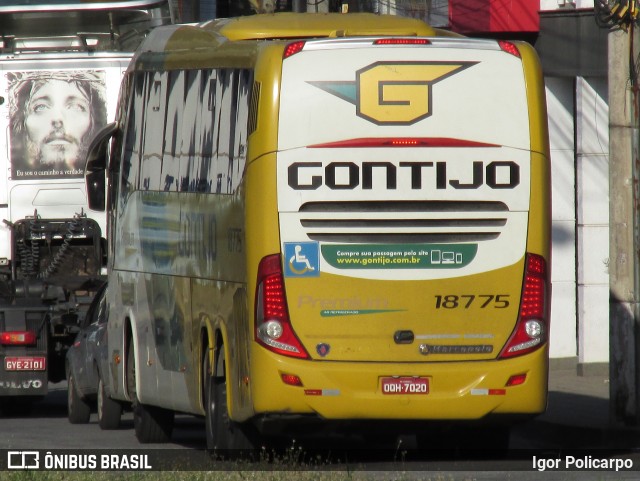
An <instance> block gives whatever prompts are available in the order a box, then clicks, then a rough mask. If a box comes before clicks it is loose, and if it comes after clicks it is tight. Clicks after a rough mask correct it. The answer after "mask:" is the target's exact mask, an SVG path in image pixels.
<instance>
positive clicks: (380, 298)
mask: <svg viewBox="0 0 640 481" xmlns="http://www.w3.org/2000/svg"><path fill="white" fill-rule="evenodd" d="M109 139H112V141H111V144H110V157H108V156H107V155H106V154H105V152H107V145H109V144H108V142H109ZM105 171H106V172H107V174H108V175H107V177H108V184H107V185H108V191H107V195H106V198H107V202H106V204H107V205H106V208H107V210H108V219H109V222H110V230H109V235H108V239H109V263H110V264H109V266H110V272H109V294H108V303H109V309H110V325H109V332H108V338H109V356H110V366H111V370H112V372H111V380H112V381H113V382H112V387H111V389H112V391H111V396H112V397H113V398H115V399H118V400H121V401H123V402H132V403H133V405H134V412H135V417H134V418H135V426H136V434H137V436H138V438H139V440H140V441H143V442H149V441H158V440H162V439H166V438H167V437H168V436H169V435H170V432H171V426H172V420H173V413H174V412H187V413H193V414H195V415H202V416H205V417H206V431H207V444H208V446H209V447H210V448H221V449H222V448H237V447H246V446H248V445H250V444H251V442H254V441H255V439H256V438H255V437H254V435H255V434H256V432H258V433H262V434H265V433H269V432H274V431H275V430H276V429H284V432H285V433H286V432H293V431H292V430H294V429H295V428H296V427H300V426H301V425H306V424H304V423H305V422H311V421H319V422H321V423H324V424H325V425H331V424H332V423H333V422H336V423H338V424H339V423H342V422H351V423H355V424H357V423H358V421H365V422H363V423H362V425H363V426H370V427H375V426H377V425H378V423H377V421H380V422H383V421H390V423H386V422H385V425H386V426H389V425H391V426H392V427H395V428H397V430H398V431H402V430H403V429H404V430H409V431H413V432H415V433H416V434H417V435H418V437H417V439H418V441H419V442H422V441H424V440H428V438H429V433H430V431H429V430H425V429H424V426H423V424H422V423H421V422H422V421H425V422H426V421H448V422H450V421H464V422H465V423H466V425H467V426H471V425H472V424H473V425H474V426H475V427H476V428H477V429H480V430H481V432H482V433H483V435H482V436H477V435H474V436H470V435H468V434H466V435H465V437H466V438H470V437H473V438H474V439H477V440H480V441H481V443H482V444H485V445H486V444H487V443H489V442H491V441H493V442H496V443H498V444H499V445H502V446H505V445H506V442H507V440H508V423H509V422H511V421H513V420H514V419H516V418H520V417H523V416H524V417H527V416H532V415H536V414H539V413H541V412H543V411H544V410H545V405H546V398H547V366H548V335H549V302H550V297H549V296H550V292H549V260H550V258H549V256H550V245H549V231H550V228H549V212H550V194H549V189H550V183H549V182H550V178H549V154H548V145H547V127H546V112H545V97H544V87H543V81H542V76H541V71H540V66H539V63H538V61H537V57H536V55H535V52H534V50H533V49H532V48H531V47H530V46H529V45H527V44H525V43H520V42H505V41H496V40H472V39H468V38H462V37H455V36H452V35H450V34H446V33H445V32H442V31H439V30H435V29H432V28H430V27H429V26H427V25H426V24H424V23H422V22H420V21H416V20H412V19H406V18H399V17H388V16H375V15H371V14H350V15H339V14H335V15H333V14H291V13H286V14H275V15H257V16H253V17H244V18H235V19H229V20H218V21H211V22H208V23H204V24H201V25H197V26H170V27H160V28H158V29H155V30H154V32H153V33H152V34H151V36H150V37H149V38H148V39H147V41H146V42H145V43H144V44H143V45H142V46H141V48H140V49H139V51H138V53H137V54H136V56H135V58H134V61H133V62H132V64H131V66H130V68H129V70H128V72H127V74H126V78H125V80H124V83H123V88H122V90H121V97H120V106H119V113H118V115H117V122H116V123H115V124H112V125H110V126H109V127H108V128H107V129H105V130H104V131H103V132H102V134H101V135H100V136H98V138H97V139H96V140H95V141H94V145H93V148H92V150H91V152H90V153H89V160H88V165H87V184H88V186H89V191H90V198H91V199H93V201H92V205H93V206H94V208H104V203H103V202H102V198H103V197H104V191H103V189H104V184H105V183H104V179H105ZM406 421H410V422H409V423H407V422H406ZM481 423H487V425H488V426H491V429H486V430H483V428H482V424H481ZM476 424H477V426H476ZM497 425H499V426H497ZM489 438H491V439H489Z"/></svg>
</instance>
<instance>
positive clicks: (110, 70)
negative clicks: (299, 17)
mask: <svg viewBox="0 0 640 481" xmlns="http://www.w3.org/2000/svg"><path fill="white" fill-rule="evenodd" d="M174 20H175V19H174V12H173V10H172V7H171V5H170V3H169V0H109V1H104V2H84V1H82V0H56V1H45V0H42V1H33V0H19V1H16V2H11V3H7V2H2V5H1V6H0V123H1V124H0V172H1V174H0V407H3V408H4V410H5V411H8V412H12V413H16V412H17V411H16V410H18V409H19V410H22V411H28V408H29V407H30V405H31V404H32V402H33V401H34V400H37V399H40V398H42V397H43V396H45V395H46V394H47V392H48V385H49V383H56V382H60V381H62V380H64V378H65V354H66V351H67V349H68V347H69V346H70V345H71V343H73V341H74V337H75V335H76V333H77V331H78V329H79V328H78V326H79V321H80V319H81V318H82V316H83V314H84V313H85V312H86V309H87V307H88V305H89V303H90V301H91V299H92V297H93V295H94V294H95V292H96V291H97V290H98V289H99V288H100V286H101V285H102V284H103V283H104V282H105V279H106V270H105V269H106V267H105V266H106V260H105V259H106V250H105V246H106V241H105V237H106V218H105V216H104V214H103V213H99V212H91V211H90V210H89V209H88V208H87V199H86V193H85V188H84V182H85V180H84V167H85V166H84V162H85V155H84V153H85V152H86V150H87V148H88V147H89V144H90V142H91V140H92V138H93V136H94V134H95V133H96V132H97V131H98V130H100V129H101V128H102V127H103V126H104V125H106V124H107V123H108V121H109V119H111V118H112V117H113V116H114V115H115V111H116V107H117V101H118V90H119V87H120V82H121V80H122V77H123V74H124V72H125V70H126V68H127V66H128V65H129V62H130V60H131V57H132V55H133V52H134V51H135V49H136V48H137V47H138V45H139V44H140V42H141V41H142V39H143V38H145V37H146V35H147V34H148V33H149V32H150V31H151V30H152V29H153V28H155V27H157V26H159V25H164V24H168V23H173V22H174Z"/></svg>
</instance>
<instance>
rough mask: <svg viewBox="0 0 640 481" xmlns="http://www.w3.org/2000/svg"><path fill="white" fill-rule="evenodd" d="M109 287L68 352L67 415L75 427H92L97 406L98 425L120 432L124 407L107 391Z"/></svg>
mask: <svg viewBox="0 0 640 481" xmlns="http://www.w3.org/2000/svg"><path fill="white" fill-rule="evenodd" d="M106 293H107V284H106V283H105V284H104V285H103V286H102V287H101V288H100V290H98V292H96V295H95V297H94V299H93V301H92V302H91V305H90V306H89V309H88V310H87V314H86V316H85V317H84V319H83V320H82V322H81V325H80V332H79V333H78V335H77V336H76V339H75V342H74V343H73V345H72V346H71V347H70V348H69V351H68V352H67V362H66V372H67V384H68V388H67V389H68V398H67V414H68V417H69V422H71V423H72V424H82V423H88V422H89V417H90V415H91V410H92V408H93V406H94V405H96V406H97V411H98V424H99V425H100V427H101V428H102V429H116V428H117V427H118V426H119V424H120V415H121V412H122V406H121V405H120V403H118V402H117V401H114V400H113V399H111V398H109V397H108V395H107V391H106V390H105V381H106V379H107V377H106V375H107V372H108V365H107V321H108V319H109V312H108V310H107V303H106Z"/></svg>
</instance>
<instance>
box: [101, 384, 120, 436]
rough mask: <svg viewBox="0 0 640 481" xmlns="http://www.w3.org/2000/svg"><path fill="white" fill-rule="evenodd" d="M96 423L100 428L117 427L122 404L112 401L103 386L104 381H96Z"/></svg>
mask: <svg viewBox="0 0 640 481" xmlns="http://www.w3.org/2000/svg"><path fill="white" fill-rule="evenodd" d="M97 404H98V425H99V426H100V429H105V430H106V429H118V427H119V426H120V415H121V413H122V406H121V405H120V403H119V402H118V401H114V400H113V399H111V398H110V397H109V396H107V393H106V391H105V388H104V381H102V378H99V381H98V401H97Z"/></svg>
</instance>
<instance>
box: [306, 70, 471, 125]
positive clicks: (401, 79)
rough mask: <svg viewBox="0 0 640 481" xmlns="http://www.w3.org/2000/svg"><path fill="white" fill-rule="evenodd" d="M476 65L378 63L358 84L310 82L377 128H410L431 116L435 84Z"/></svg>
mask: <svg viewBox="0 0 640 481" xmlns="http://www.w3.org/2000/svg"><path fill="white" fill-rule="evenodd" d="M475 63H476V62H412V61H407V62H376V63H373V64H371V65H369V66H367V67H365V68H363V69H361V70H358V71H357V72H356V81H355V82H339V81H336V82H309V83H311V84H312V85H315V86H316V87H318V88H320V89H322V90H324V91H326V92H329V93H331V94H333V95H335V96H337V97H339V98H341V99H343V100H346V101H348V102H351V103H353V104H355V105H356V115H358V117H362V118H363V119H366V120H368V121H369V122H373V123H375V124H378V125H411V124H413V123H416V122H418V121H420V120H422V119H424V118H426V117H429V116H430V115H431V104H432V95H431V93H432V92H431V90H432V86H433V84H435V83H436V82H439V81H441V80H443V79H446V78H447V77H450V76H452V75H454V74H456V73H458V72H460V71H462V70H464V69H466V68H468V67H470V66H472V65H474V64H475Z"/></svg>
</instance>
